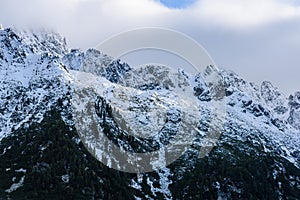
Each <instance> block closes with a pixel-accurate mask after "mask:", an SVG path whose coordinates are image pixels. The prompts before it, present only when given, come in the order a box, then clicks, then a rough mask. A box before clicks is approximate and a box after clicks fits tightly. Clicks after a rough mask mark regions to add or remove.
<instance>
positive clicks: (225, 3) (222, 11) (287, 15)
mask: <svg viewBox="0 0 300 200" xmlns="http://www.w3.org/2000/svg"><path fill="white" fill-rule="evenodd" d="M190 10H191V11H192V12H193V15H194V16H195V17H198V18H200V19H202V21H204V22H205V21H208V22H210V23H215V24H219V25H223V26H230V27H231V28H253V27H255V26H261V25H265V24H268V23H274V22H278V21H282V20H288V19H292V18H296V17H300V6H297V5H295V4H293V3H292V2H291V1H288V0H286V1H280V0H264V1H261V0H242V1H241V0H200V1H198V3H197V4H196V5H195V6H194V7H192V8H190Z"/></svg>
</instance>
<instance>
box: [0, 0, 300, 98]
mask: <svg viewBox="0 0 300 200" xmlns="http://www.w3.org/2000/svg"><path fill="white" fill-rule="evenodd" d="M172 2H173V3H172ZM174 2H175V3H174ZM0 24H3V25H4V27H16V28H19V29H22V28H28V27H31V28H34V27H44V28H46V29H50V30H54V31H57V32H59V33H60V34H62V35H63V36H65V37H66V38H67V41H68V44H69V47H70V48H81V49H82V50H85V49H87V48H90V47H95V46H97V44H99V43H100V42H102V41H103V40H105V39H107V38H109V37H111V36H112V35H115V34H118V33H120V32H123V31H128V30H131V29H136V28H142V27H162V28H169V29H173V30H176V31H179V32H182V33H184V34H186V35H188V36H190V37H192V38H194V39H195V40H196V41H197V42H199V43H200V44H201V45H202V46H203V47H204V48H205V49H206V50H207V51H208V53H209V54H210V56H211V57H212V58H213V60H214V61H215V63H216V64H217V66H218V67H221V68H224V69H228V70H232V71H234V72H236V73H237V74H239V75H240V76H242V77H244V78H245V79H246V80H248V81H252V82H255V83H257V84H260V83H261V82H262V81H264V80H268V81H271V82H272V83H273V85H274V86H276V87H278V88H279V90H281V91H282V92H284V93H285V94H286V95H289V94H291V93H293V92H295V91H297V90H299V91H300V78H299V75H300V54H299V53H300V2H299V1H298V0H263V1H262V0H181V1H180V0H179V1H175V0H174V1H172V0H161V1H158V0H26V1H24V0H0Z"/></svg>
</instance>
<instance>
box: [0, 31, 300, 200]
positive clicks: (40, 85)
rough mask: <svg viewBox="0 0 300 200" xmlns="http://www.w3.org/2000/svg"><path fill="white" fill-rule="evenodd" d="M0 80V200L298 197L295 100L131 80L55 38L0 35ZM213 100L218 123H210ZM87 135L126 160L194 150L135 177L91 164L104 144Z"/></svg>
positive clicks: (244, 87) (160, 79)
mask: <svg viewBox="0 0 300 200" xmlns="http://www.w3.org/2000/svg"><path fill="white" fill-rule="evenodd" d="M0 69H1V73H0V83H1V84H0V96H1V98H0V122H1V123H0V140H1V141H0V172H1V173H0V199H41V198H46V199H298V198H299V197H300V92H296V93H295V94H293V95H290V96H289V97H285V96H284V95H283V94H282V93H280V91H278V89H277V88H276V87H274V86H273V85H272V84H271V83H270V82H267V81H265V82H263V83H262V84H261V86H258V85H256V84H254V83H251V82H247V81H245V80H244V79H243V78H241V77H239V76H238V75H237V74H235V73H234V72H231V71H228V70H223V69H221V70H220V69H217V68H216V67H214V66H208V67H207V68H206V69H205V71H204V72H201V73H199V74H188V73H186V72H184V71H183V70H182V69H177V70H175V69H171V68H168V67H166V66H158V65H157V66H154V65H153V66H151V65H149V66H142V67H140V68H131V67H130V66H129V65H127V64H126V63H122V62H121V61H120V60H114V58H112V57H110V56H108V55H105V54H104V53H102V52H100V51H98V50H95V49H89V50H87V51H86V52H82V51H81V50H79V49H72V50H69V49H68V48H67V44H66V40H65V39H64V38H63V37H61V36H60V35H59V34H56V33H52V32H47V31H40V32H33V31H18V30H13V29H10V28H6V29H3V28H2V29H1V30H0ZM211 77H218V79H217V80H216V79H214V80H215V81H216V82H217V83H220V84H222V85H223V88H222V89H223V90H224V91H223V92H224V93H223V95H220V88H218V87H214V86H213V85H212V84H210V83H209V82H208V80H210V78H211ZM217 97H218V98H217ZM218 100H222V102H223V103H224V119H222V117H220V116H217V115H214V111H213V108H214V106H215V105H216V104H215V102H217V101H218ZM185 102H188V103H185ZM217 108H218V107H217ZM220 108H221V107H220ZM222 108H223V106H222ZM222 111H223V110H221V112H222ZM91 117H92V118H93V119H95V120H96V121H97V124H96V125H95V124H93V123H92V122H89V121H88V120H89V119H90V118H91ZM83 122H84V123H83ZM213 122H218V123H217V124H221V126H220V127H213V128H215V129H217V128H219V131H220V135H218V134H217V135H213V134H212V132H210V130H211V129H212V124H213V126H214V123H213ZM191 124H197V126H196V127H194V126H193V127H194V128H190V127H191V126H190V125H191ZM92 126H95V127H96V129H91V127H92ZM95 130H103V132H104V134H105V136H106V137H107V138H108V139H109V140H110V141H112V144H110V145H108V148H112V147H113V145H116V146H119V147H122V148H123V149H125V150H126V151H128V152H131V153H144V152H155V151H156V150H158V149H161V148H163V147H167V146H168V145H169V144H170V143H172V142H173V141H175V143H176V144H177V145H178V146H180V145H185V144H186V143H188V142H189V141H188V140H189V139H191V138H192V140H193V141H192V145H191V146H190V148H189V149H188V150H187V151H184V152H180V151H179V150H178V146H177V147H176V146H175V147H170V149H171V150H172V152H177V151H179V153H178V159H176V160H175V161H174V162H170V163H168V164H169V165H168V166H166V167H162V168H160V169H157V170H155V171H153V172H150V171H149V172H145V173H138V174H135V173H128V172H122V171H118V170H116V169H112V168H109V167H107V166H106V165H105V164H103V163H102V162H99V161H98V160H99V158H100V157H99V156H102V155H103V152H100V153H99V151H97V150H99V149H101V145H102V146H103V144H104V139H105V137H104V136H103V135H101V136H100V135H99V134H98V132H97V131H95ZM153 132H156V133H158V134H153ZM191 133H194V135H192V134H191ZM190 135H192V137H191V136H190ZM203 149H204V151H203ZM101 153H102V154H101ZM181 153H182V154H181ZM133 155H136V154H133ZM105 156H106V157H105ZM105 156H104V157H105V160H109V162H107V163H106V164H108V163H110V164H111V166H112V167H113V166H114V164H115V165H116V166H121V165H120V163H121V161H120V160H118V157H116V156H115V155H112V156H108V155H105ZM96 158H98V160H97V159H96ZM159 159H160V160H158V161H159V163H160V162H161V163H162V164H164V163H167V158H166V157H164V156H161V155H160V156H159ZM159 163H157V162H150V165H151V167H154V166H155V165H157V164H158V166H160V164H159ZM118 164H119V165H118ZM121 168H122V166H121ZM126 169H127V168H126V166H123V171H126Z"/></svg>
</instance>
